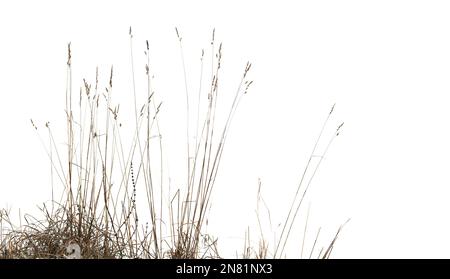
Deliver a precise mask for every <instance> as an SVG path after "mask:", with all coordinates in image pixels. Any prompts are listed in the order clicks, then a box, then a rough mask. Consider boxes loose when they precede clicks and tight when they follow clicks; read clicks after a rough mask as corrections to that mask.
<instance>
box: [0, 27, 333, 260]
mask: <svg viewBox="0 0 450 279" xmlns="http://www.w3.org/2000/svg"><path fill="white" fill-rule="evenodd" d="M176 35H177V38H178V42H179V44H180V51H181V60H182V65H183V72H184V79H185V84H187V82H186V79H187V78H186V69H185V65H184V54H183V46H182V37H181V35H180V33H179V32H178V30H177V29H176ZM129 37H130V50H131V52H130V60H131V72H132V76H133V87H132V88H133V92H132V94H133V98H134V123H131V127H132V128H133V130H134V131H133V132H132V133H131V134H129V133H126V134H125V136H127V137H128V138H127V139H129V138H130V137H131V140H130V142H131V144H130V145H124V142H126V141H124V138H123V132H122V131H123V129H122V124H121V114H120V104H115V103H114V102H113V68H112V67H111V70H110V76H109V81H108V84H107V86H106V87H103V86H101V85H100V84H99V76H98V69H97V71H96V75H95V81H94V82H92V83H90V82H89V81H88V80H86V79H84V80H83V84H82V87H81V88H80V91H79V93H78V94H75V93H74V92H73V90H72V50H71V45H70V44H69V45H68V56H67V88H66V104H65V113H66V128H67V129H66V146H67V148H66V149H65V150H61V149H60V148H57V146H56V144H55V139H54V136H53V133H52V129H51V126H50V123H48V122H47V123H46V124H45V127H43V128H44V129H43V131H44V133H42V128H41V127H38V125H37V124H36V123H35V122H34V121H33V120H31V123H32V125H33V127H34V129H36V132H37V134H38V135H39V139H40V140H41V142H42V144H43V146H44V148H45V150H46V152H47V155H48V158H49V161H50V165H51V175H52V202H51V204H44V205H43V206H42V208H41V213H42V216H41V218H34V217H31V216H29V215H26V216H25V217H24V220H25V222H26V224H23V225H20V226H19V227H15V226H14V225H13V222H12V221H11V219H10V215H9V212H8V211H6V210H3V211H1V212H0V258H66V257H67V256H68V251H67V250H66V247H67V246H68V245H69V244H70V243H76V244H77V245H79V246H80V248H81V256H82V257H83V258H95V259H97V258H177V259H183V258H218V257H220V255H219V251H218V250H217V245H216V244H217V239H216V238H213V237H212V236H210V235H208V234H205V233H204V230H203V228H204V226H205V222H206V219H207V212H208V208H209V207H210V203H211V195H212V193H213V190H214V185H215V181H216V178H217V174H218V171H219V166H220V162H221V158H222V155H223V151H224V146H225V143H226V139H227V135H228V132H229V129H230V125H231V123H232V119H233V116H234V114H235V111H236V109H237V107H238V105H239V102H240V100H241V98H242V97H243V95H245V94H246V93H247V91H248V89H249V87H250V86H251V84H252V81H251V80H249V79H248V74H249V71H250V69H251V64H250V63H247V64H246V65H245V67H244V71H243V74H242V75H241V78H240V81H239V84H238V86H237V89H236V91H235V93H234V97H233V101H232V104H231V106H230V108H229V109H228V114H227V115H225V116H224V117H225V118H224V119H225V120H224V123H219V121H218V120H217V119H218V117H217V115H216V113H217V111H218V110H217V105H218V104H217V97H218V88H219V80H220V70H221V59H222V44H220V45H219V46H218V47H217V45H216V42H215V39H214V31H213V35H212V39H211V61H210V63H211V69H212V71H211V73H210V80H209V81H208V83H207V84H209V86H208V87H207V88H203V89H202V88H201V89H200V90H199V94H198V100H199V101H198V107H197V108H196V110H193V108H192V107H189V103H190V102H189V98H190V94H189V92H188V87H187V85H186V92H185V93H186V100H185V101H186V111H187V116H186V154H184V155H182V156H181V157H182V160H184V161H185V162H186V168H187V176H186V178H185V182H184V185H183V186H182V187H180V188H178V189H170V185H168V186H167V185H165V184H164V181H165V178H164V158H163V142H162V137H161V132H160V127H159V112H160V109H161V104H162V103H161V102H160V101H158V100H157V96H156V94H155V92H154V91H153V88H152V84H151V75H152V74H151V68H150V57H149V44H148V42H146V47H145V54H146V57H147V61H146V66H145V72H143V74H145V75H146V77H147V88H146V92H145V94H146V101H145V103H143V104H138V101H137V100H138V99H137V96H136V95H137V92H136V85H135V81H134V76H135V69H134V58H133V35H132V30H131V28H130V31H129ZM204 60H205V52H204V51H202V55H201V74H200V81H199V83H200V84H203V83H204V81H203V77H204V76H205V75H204V74H203V68H204V67H203V66H204V63H205V62H204ZM200 104H205V106H204V108H203V109H201V108H200ZM332 111H333V110H332ZM332 111H331V112H330V114H329V115H328V118H327V120H326V122H325V124H324V127H325V126H326V124H327V122H328V119H329V117H330V115H331V113H332ZM192 115H196V117H194V121H193V120H192V119H191V118H190V117H191V116H192ZM191 122H195V126H196V129H190V128H189V127H190V126H192V125H190V123H191ZM127 124H130V123H127ZM324 127H323V128H324ZM340 127H341V126H339V128H338V130H337V132H336V133H335V136H336V135H338V134H339V129H340ZM323 128H322V131H323ZM321 136H322V132H321V133H320V135H319V137H318V139H317V142H318V141H319V140H320V138H321ZM333 138H334V137H333ZM194 139H195V140H194ZM331 141H332V139H331V140H330V142H329V144H328V146H329V145H330V144H331ZM317 142H316V146H317ZM316 146H315V147H314V149H313V151H312V155H311V157H310V158H309V162H308V165H307V166H306V170H307V169H310V168H312V167H311V165H310V163H311V159H312V157H314V156H316V154H315V153H316ZM328 146H327V149H328ZM327 149H326V150H327ZM326 150H325V151H324V152H323V154H321V155H320V156H322V158H323V156H324V155H325V153H326ZM320 160H321V159H320ZM319 166H320V162H319V164H316V165H314V167H313V168H314V169H313V176H314V174H315V172H316V171H317V168H318V167H319ZM306 170H305V172H306ZM305 179H306V178H305V175H304V176H303V177H302V180H301V182H300V184H299V186H298V190H297V193H296V194H295V197H294V201H293V202H292V206H291V208H290V210H289V212H288V215H287V218H286V222H285V224H284V227H283V231H282V234H281V237H280V238H279V241H278V243H277V245H276V249H275V251H274V252H270V253H269V246H268V242H267V241H266V240H265V238H264V237H263V234H261V240H260V244H259V247H257V248H253V247H252V246H251V244H250V243H251V242H250V237H249V235H250V234H249V233H248V234H247V235H246V241H245V248H244V252H243V253H242V255H241V256H242V257H244V258H269V257H276V258H281V257H284V254H283V252H284V248H285V246H286V243H287V242H288V237H289V235H290V233H291V229H292V226H293V223H294V221H295V219H296V217H297V215H298V211H299V208H300V205H301V203H302V201H303V198H304V196H305V194H306V192H307V190H308V188H309V186H310V183H311V180H312V178H311V179H310V180H307V181H306V180H305ZM304 180H305V181H304ZM53 181H55V182H53ZM58 185H62V186H63V190H62V191H61V193H59V192H58V188H57V186H58ZM168 188H169V189H168ZM58 193H59V194H60V195H61V196H60V198H59V199H58V198H57V197H56V195H58ZM138 195H143V196H144V198H145V199H144V200H145V204H142V203H141V204H139V203H140V202H142V199H140V200H137V196H138ZM258 199H260V195H259V194H258ZM138 208H141V209H142V208H144V209H145V210H143V211H140V210H138ZM142 215H144V217H141V216H142ZM338 233H339V231H338ZM338 233H337V234H336V237H335V239H336V238H337V235H338ZM335 239H334V240H333V241H332V242H331V244H330V245H329V247H328V248H327V249H326V250H324V252H323V253H322V252H321V253H320V254H319V257H324V258H326V257H329V255H330V253H331V251H332V248H333V245H334V241H335ZM316 241H317V239H316ZM313 249H314V248H313Z"/></svg>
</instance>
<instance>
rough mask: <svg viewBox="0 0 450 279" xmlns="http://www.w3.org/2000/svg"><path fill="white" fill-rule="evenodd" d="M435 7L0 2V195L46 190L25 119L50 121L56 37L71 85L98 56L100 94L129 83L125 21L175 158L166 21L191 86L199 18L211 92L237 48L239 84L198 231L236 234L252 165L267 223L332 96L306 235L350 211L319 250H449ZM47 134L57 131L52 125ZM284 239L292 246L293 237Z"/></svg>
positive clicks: (349, 253)
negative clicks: (150, 79) (205, 219)
mask: <svg viewBox="0 0 450 279" xmlns="http://www.w3.org/2000/svg"><path fill="white" fill-rule="evenodd" d="M449 14H450V3H448V1H411V0H409V1H9V2H6V1H2V2H0V36H1V37H0V94H1V97H2V98H1V101H0V115H1V117H0V127H1V140H0V141H1V144H0V155H1V157H0V172H1V181H0V205H1V206H2V207H10V208H12V209H13V212H15V213H14V214H18V213H17V212H18V209H19V208H20V209H21V211H22V212H24V211H26V212H33V211H34V210H35V205H37V204H40V203H42V202H44V201H46V200H48V199H49V198H50V187H48V186H47V185H48V184H49V173H50V171H49V165H48V161H47V157H46V154H45V152H44V150H43V148H42V146H41V144H40V142H39V139H38V137H37V136H36V133H35V131H34V130H33V129H32V128H31V125H30V121H29V119H30V118H33V119H34V120H35V121H36V122H37V123H39V125H41V126H42V124H43V123H45V122H46V121H50V122H51V123H55V127H63V125H62V124H63V122H62V121H63V120H64V89H65V63H66V44H67V43H68V42H69V41H71V42H72V49H73V60H72V61H73V71H74V82H73V83H74V88H75V89H76V90H75V91H77V88H78V86H79V85H81V81H82V78H84V77H85V78H88V79H90V80H91V81H93V80H94V77H95V75H94V74H95V67H96V66H97V65H98V66H99V68H100V74H101V77H103V82H104V83H105V84H106V81H107V78H108V71H109V67H110V65H111V64H114V69H115V85H114V86H115V91H114V92H115V94H116V96H121V97H118V98H128V97H126V96H127V94H128V96H129V98H132V95H131V94H132V93H131V83H130V81H131V79H130V60H129V41H128V28H129V26H130V25H131V26H133V33H134V34H135V36H134V46H135V53H136V56H135V60H136V61H137V62H136V63H137V65H138V66H137V68H138V69H139V70H138V71H137V76H139V75H141V77H140V78H138V79H137V83H138V91H139V89H141V90H143V89H144V86H145V83H144V78H145V76H144V71H143V70H142V71H141V69H143V65H144V63H145V60H144V59H145V57H144V55H143V51H144V46H145V40H146V39H148V40H149V42H150V46H151V50H150V51H151V56H152V61H153V63H152V65H153V72H154V73H155V90H156V92H157V93H158V94H159V96H160V98H161V100H163V102H165V103H164V110H163V112H162V116H161V117H162V119H165V121H166V122H165V123H164V125H165V127H166V128H165V129H166V134H167V138H168V142H167V143H166V145H167V146H169V145H170V144H171V145H170V146H171V148H172V149H171V151H170V152H169V153H170V154H169V156H175V158H176V156H177V152H178V154H179V153H182V152H183V146H184V143H185V142H184V140H182V141H178V142H177V141H174V142H173V143H171V142H170V140H171V139H172V140H175V139H176V136H175V131H176V130H177V128H179V127H180V125H183V124H184V120H183V119H184V118H183V117H184V113H185V112H184V111H183V109H184V100H185V99H184V94H185V93H184V88H183V86H184V84H183V76H182V70H181V69H182V68H181V61H180V55H179V54H180V53H179V48H178V42H177V39H176V35H175V31H174V27H175V26H177V27H178V28H179V30H180V32H181V33H182V36H183V43H184V52H185V56H186V63H187V65H188V66H187V67H188V70H189V71H188V79H189V80H190V84H189V86H190V87H191V88H193V89H192V91H195V88H196V86H197V83H196V81H197V77H198V69H199V55H200V52H201V49H202V48H207V47H208V46H209V41H210V37H211V30H212V29H213V28H214V27H215V28H216V34H217V40H218V41H222V42H223V43H224V50H223V53H224V57H223V59H224V60H223V61H224V62H223V63H224V66H223V77H222V84H223V86H224V89H223V90H222V91H221V92H222V94H224V95H225V96H226V95H227V94H228V93H226V92H230V93H229V95H232V93H233V92H234V91H232V90H233V89H234V88H235V87H236V86H237V84H238V82H239V78H240V76H241V72H242V69H243V67H244V65H245V62H246V61H247V60H250V61H251V62H253V68H252V73H251V78H252V79H253V80H254V86H253V87H252V88H251V90H250V92H249V94H248V95H246V96H244V97H245V98H243V100H242V103H241V105H240V107H239V108H238V111H237V113H236V116H235V118H234V120H235V121H234V123H233V126H232V129H231V131H230V136H229V138H228V140H229V141H228V145H227V146H226V150H225V152H224V154H225V156H224V158H223V160H224V161H223V165H222V169H221V172H220V174H219V177H220V179H219V180H218V181H217V185H216V192H215V194H214V200H213V208H212V210H211V214H212V215H211V220H210V223H211V224H210V228H209V230H210V231H209V232H210V233H213V234H215V235H217V236H219V241H220V242H222V243H225V245H226V246H228V243H233V245H230V246H232V249H231V250H234V251H236V250H240V249H241V248H242V245H243V238H244V234H245V231H246V229H247V224H252V223H254V222H255V212H254V210H255V200H256V190H257V182H258V178H261V180H262V183H263V195H264V197H265V199H266V201H267V203H268V205H269V207H270V209H271V213H272V219H273V221H274V222H273V226H274V230H276V226H277V224H278V223H280V222H282V220H283V216H285V215H286V211H287V209H288V205H289V202H290V200H291V198H292V195H293V193H294V192H295V189H296V187H297V183H298V181H299V178H300V175H301V171H302V170H303V168H304V167H305V164H306V162H307V159H308V156H309V152H310V151H311V148H312V146H313V144H314V141H315V138H316V136H317V134H318V132H319V131H320V127H321V125H322V123H323V121H324V119H325V118H326V115H327V113H328V111H329V109H330V107H331V105H332V104H333V103H335V102H336V103H337V105H336V114H335V115H334V117H333V121H332V122H331V123H330V127H329V128H330V129H331V130H333V129H334V128H335V125H337V124H339V123H340V121H345V126H344V129H343V132H342V133H341V135H340V136H339V137H337V138H336V141H335V142H334V143H333V145H332V147H331V149H330V152H329V153H328V155H327V157H326V158H325V160H324V162H323V165H322V168H321V169H320V170H319V173H318V174H317V176H316V179H315V180H314V182H313V186H312V187H313V188H312V191H311V192H310V195H309V199H308V203H310V204H311V215H310V222H311V225H310V227H311V236H309V237H310V238H311V237H313V234H314V232H315V231H316V230H317V228H318V226H322V227H323V228H324V230H328V231H330V232H334V231H335V230H336V229H337V227H338V226H339V224H342V223H343V222H345V221H346V220H347V219H348V218H351V221H350V222H349V223H348V225H347V226H346V227H345V229H344V231H343V233H342V235H341V237H340V240H339V242H338V243H337V245H336V247H335V250H334V252H333V256H334V257H337V258H398V257H406V258H410V257H413V258H415V257H427V258H428V257H446V258H447V257H450V252H449V251H450V249H449V248H450V240H449V237H448V236H449V235H450V226H449V222H450V218H449V214H450V203H449V202H448V201H449V198H450V191H449V187H450V184H449V182H450V181H449V180H450V178H449V175H448V174H449V171H448V167H449V155H450V148H449V142H450V133H449V129H450V128H449V125H448V119H450V118H449V116H450V111H449V109H448V107H449V101H450V98H449V97H448V94H449V92H450V82H449V81H450V17H449V16H448V15H449ZM139 67H141V68H139ZM139 71H140V72H139ZM145 94H146V93H145ZM129 109H130V111H131V110H132V107H130V108H129ZM122 110H124V108H122ZM58 121H59V122H60V123H59V122H58ZM59 124H61V126H58V125H59ZM182 130H183V131H184V128H182ZM55 134H56V136H57V137H59V138H60V144H61V146H63V143H64V136H65V133H64V129H61V130H59V131H55ZM171 136H172V137H171ZM183 158H184V157H183ZM171 161H172V162H176V159H171ZM171 176H173V179H176V178H175V177H176V176H177V166H176V165H175V166H174V167H173V168H172V169H171ZM213 216H215V218H213ZM303 224H304V219H299V222H298V227H299V228H301V227H302V226H303ZM300 230H301V229H300ZM267 233H268V235H269V238H270V235H271V232H270V231H268V232H267ZM252 237H253V238H254V240H256V239H257V237H258V233H257V232H255V233H253V235H252ZM310 241H311V240H309V242H310ZM325 242H326V241H325ZM325 242H324V243H323V244H325ZM228 248H229V249H230V247H228ZM290 249H291V250H292V251H294V252H295V251H296V250H297V252H295V253H298V250H299V249H300V243H298V242H295V241H294V242H292V245H291V248H290ZM294 252H293V254H292V256H296V254H295V253H294Z"/></svg>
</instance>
